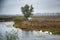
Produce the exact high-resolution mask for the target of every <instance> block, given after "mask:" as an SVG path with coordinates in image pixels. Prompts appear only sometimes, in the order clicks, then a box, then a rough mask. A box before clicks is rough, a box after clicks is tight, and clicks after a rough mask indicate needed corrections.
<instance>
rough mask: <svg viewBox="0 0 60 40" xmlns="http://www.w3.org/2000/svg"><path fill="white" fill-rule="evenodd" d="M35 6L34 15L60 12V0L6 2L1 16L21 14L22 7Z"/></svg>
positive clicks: (8, 0)
mask: <svg viewBox="0 0 60 40" xmlns="http://www.w3.org/2000/svg"><path fill="white" fill-rule="evenodd" d="M25 4H29V5H33V7H34V13H45V12H60V0H4V1H3V2H2V3H1V7H2V9H1V10H2V13H0V15H9V14H10V15H16V14H21V9H20V7H21V6H24V5H25Z"/></svg>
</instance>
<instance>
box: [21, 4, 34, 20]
mask: <svg viewBox="0 0 60 40" xmlns="http://www.w3.org/2000/svg"><path fill="white" fill-rule="evenodd" d="M21 11H22V13H23V15H24V17H25V18H26V19H27V20H28V17H31V16H32V15H33V14H32V12H33V7H32V5H31V6H29V5H27V4H26V5H25V6H24V7H21Z"/></svg>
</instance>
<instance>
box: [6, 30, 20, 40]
mask: <svg viewBox="0 0 60 40" xmlns="http://www.w3.org/2000/svg"><path fill="white" fill-rule="evenodd" d="M5 36H6V40H19V37H18V31H17V32H16V31H15V30H11V31H10V32H7V31H6V35H5Z"/></svg>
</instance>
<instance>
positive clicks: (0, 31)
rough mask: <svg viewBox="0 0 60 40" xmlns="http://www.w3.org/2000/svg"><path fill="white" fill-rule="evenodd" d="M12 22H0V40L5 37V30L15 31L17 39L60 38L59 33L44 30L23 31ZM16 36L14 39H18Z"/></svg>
mask: <svg viewBox="0 0 60 40" xmlns="http://www.w3.org/2000/svg"><path fill="white" fill-rule="evenodd" d="M13 24H14V22H12V21H10V22H0V40H7V39H6V32H7V33H8V34H9V33H14V32H15V33H17V34H18V35H17V36H18V38H19V40H60V35H53V34H52V33H51V32H48V31H45V32H42V30H40V31H35V30H33V31H24V30H21V29H19V28H14V27H13ZM18 38H17V39H16V40H18Z"/></svg>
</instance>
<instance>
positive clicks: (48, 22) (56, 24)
mask: <svg viewBox="0 0 60 40" xmlns="http://www.w3.org/2000/svg"><path fill="white" fill-rule="evenodd" d="M19 19H20V18H19ZM14 26H15V27H17V28H21V29H24V30H48V31H51V32H53V33H54V34H60V16H44V17H43V16H41V17H32V20H30V21H25V20H24V19H22V20H20V21H17V22H16V21H15V24H14Z"/></svg>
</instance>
